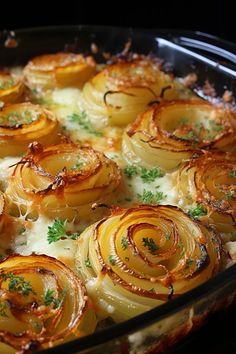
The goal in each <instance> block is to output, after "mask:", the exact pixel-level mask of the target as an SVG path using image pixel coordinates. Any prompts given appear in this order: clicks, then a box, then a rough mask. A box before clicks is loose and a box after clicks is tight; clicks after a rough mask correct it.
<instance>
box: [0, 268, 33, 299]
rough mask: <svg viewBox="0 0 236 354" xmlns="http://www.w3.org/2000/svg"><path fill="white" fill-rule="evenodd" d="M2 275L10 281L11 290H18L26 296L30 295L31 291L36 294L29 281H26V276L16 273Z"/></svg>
mask: <svg viewBox="0 0 236 354" xmlns="http://www.w3.org/2000/svg"><path fill="white" fill-rule="evenodd" d="M0 277H1V278H3V279H4V280H5V281H7V280H9V282H8V290H9V291H10V292H18V293H20V294H22V295H24V296H28V295H29V294H30V293H32V294H35V292H34V290H33V288H32V286H31V284H30V282H29V281H25V279H24V277H21V276H18V275H15V274H13V273H2V274H0Z"/></svg>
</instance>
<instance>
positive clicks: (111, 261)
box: [108, 255, 116, 266]
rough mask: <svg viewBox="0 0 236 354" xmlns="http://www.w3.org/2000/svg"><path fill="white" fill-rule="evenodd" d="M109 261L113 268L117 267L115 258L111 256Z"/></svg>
mask: <svg viewBox="0 0 236 354" xmlns="http://www.w3.org/2000/svg"><path fill="white" fill-rule="evenodd" d="M108 261H109V263H110V264H111V265H112V266H115V265H116V260H115V259H114V258H113V256H112V255H110V256H109V257H108Z"/></svg>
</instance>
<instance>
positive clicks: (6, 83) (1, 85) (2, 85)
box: [0, 79, 15, 90]
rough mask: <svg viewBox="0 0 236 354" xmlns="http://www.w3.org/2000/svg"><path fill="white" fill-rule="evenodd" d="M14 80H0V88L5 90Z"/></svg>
mask: <svg viewBox="0 0 236 354" xmlns="http://www.w3.org/2000/svg"><path fill="white" fill-rule="evenodd" d="M14 84H15V83H14V80H13V79H10V80H0V90H6V89H8V88H10V87H12V86H13V85H14Z"/></svg>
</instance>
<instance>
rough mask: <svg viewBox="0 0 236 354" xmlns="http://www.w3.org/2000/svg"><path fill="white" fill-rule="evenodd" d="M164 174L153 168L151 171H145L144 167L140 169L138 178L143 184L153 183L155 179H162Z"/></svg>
mask: <svg viewBox="0 0 236 354" xmlns="http://www.w3.org/2000/svg"><path fill="white" fill-rule="evenodd" d="M163 176H164V173H163V171H161V169H160V168H158V167H155V168H153V169H151V170H147V169H146V168H145V167H141V174H140V177H141V178H142V180H143V182H144V183H150V182H154V181H155V179H156V178H159V177H163Z"/></svg>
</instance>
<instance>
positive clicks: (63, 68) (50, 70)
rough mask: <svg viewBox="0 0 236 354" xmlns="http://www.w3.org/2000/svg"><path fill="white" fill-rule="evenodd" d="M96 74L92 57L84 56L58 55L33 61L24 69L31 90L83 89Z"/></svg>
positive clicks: (43, 56)
mask: <svg viewBox="0 0 236 354" xmlns="http://www.w3.org/2000/svg"><path fill="white" fill-rule="evenodd" d="M95 72H96V63H95V61H94V59H93V58H92V57H90V56H89V57H85V56H83V55H82V54H74V53H57V54H49V55H41V56H39V57H36V58H34V59H32V60H31V61H30V62H29V63H28V64H27V65H26V67H25V69H24V76H25V80H26V85H27V86H29V87H30V88H31V89H34V88H43V89H52V88H54V87H67V86H75V87H82V86H83V84H84V83H85V82H86V81H87V80H89V79H90V77H91V76H93V75H94V74H95Z"/></svg>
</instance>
